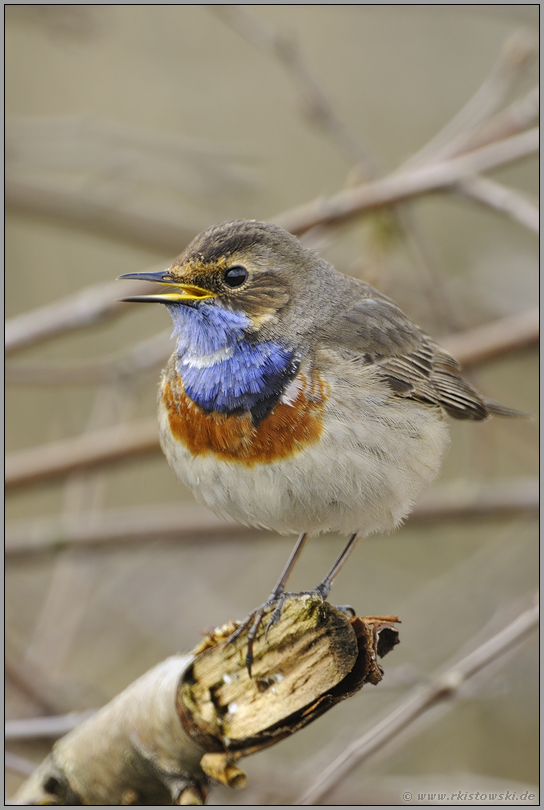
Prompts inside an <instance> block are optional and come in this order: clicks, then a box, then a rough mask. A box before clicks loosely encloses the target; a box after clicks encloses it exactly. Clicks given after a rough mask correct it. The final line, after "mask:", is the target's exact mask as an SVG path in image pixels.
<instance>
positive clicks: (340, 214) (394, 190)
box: [273, 128, 539, 235]
mask: <svg viewBox="0 0 544 810" xmlns="http://www.w3.org/2000/svg"><path fill="white" fill-rule="evenodd" d="M538 147H539V132H538V128H534V129H530V130H528V131H527V132H522V133H521V134H519V135H513V136H512V137H510V138H504V139H503V140H501V141H497V142H494V143H490V144H488V145H486V146H482V147H480V148H478V149H474V150H473V151H472V152H468V153H463V154H462V155H460V156H458V157H453V158H451V159H448V160H444V161H440V162H438V163H431V164H428V165H424V166H420V167H416V168H414V169H411V170H402V171H400V170H399V171H398V172H396V173H394V174H389V175H387V176H386V177H384V178H383V179H380V180H376V181H374V182H370V183H363V184H361V185H359V186H356V187H355V188H351V189H345V190H344V191H340V192H338V193H337V194H335V195H333V196H332V197H329V198H328V199H318V200H315V201H313V202H310V203H306V204H304V205H301V206H299V207H297V208H292V209H291V210H290V211H286V212H284V213H283V214H280V215H278V216H276V217H274V218H273V221H274V222H275V223H276V224H277V225H281V226H282V227H283V228H285V230H287V231H290V232H291V233H294V234H296V235H300V234H303V233H304V232H305V231H307V230H309V229H310V228H313V227H315V226H316V225H330V224H332V223H334V222H339V221H345V220H347V219H349V218H351V217H354V216H357V215H359V214H362V213H363V212H364V211H368V210H370V209H374V208H379V207H381V206H385V205H391V204H392V203H396V202H400V201H401V200H406V199H409V198H411V197H417V196H420V195H422V194H426V193H428V192H431V191H438V190H440V189H447V188H450V187H451V186H454V185H455V184H456V183H457V182H458V181H459V180H461V179H463V178H464V177H467V176H470V175H472V174H477V173H479V172H483V171H488V170H490V169H495V168H498V167H499V166H505V165H507V164H509V163H512V162H514V161H516V160H521V159H522V158H525V157H529V156H531V155H535V154H537V152H538Z"/></svg>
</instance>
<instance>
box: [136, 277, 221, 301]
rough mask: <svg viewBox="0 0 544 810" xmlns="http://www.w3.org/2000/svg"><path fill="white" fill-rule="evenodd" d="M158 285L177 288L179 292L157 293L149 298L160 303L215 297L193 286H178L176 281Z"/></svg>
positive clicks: (163, 282)
mask: <svg viewBox="0 0 544 810" xmlns="http://www.w3.org/2000/svg"><path fill="white" fill-rule="evenodd" d="M160 283H161V284H165V285H167V286H169V287H177V288H178V289H179V292H168V293H167V292H164V293H158V295H156V296H155V295H154V296H149V297H150V298H151V297H153V298H157V299H160V300H161V301H201V300H202V299H204V298H215V297H216V296H215V293H212V292H210V290H205V289H203V288H202V287H197V286H196V285H195V284H180V283H179V282H176V281H162V282H160Z"/></svg>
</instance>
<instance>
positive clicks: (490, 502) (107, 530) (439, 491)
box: [5, 478, 539, 559]
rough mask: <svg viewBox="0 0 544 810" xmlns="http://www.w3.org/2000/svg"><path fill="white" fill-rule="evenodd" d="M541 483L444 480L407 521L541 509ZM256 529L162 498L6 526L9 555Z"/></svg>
mask: <svg viewBox="0 0 544 810" xmlns="http://www.w3.org/2000/svg"><path fill="white" fill-rule="evenodd" d="M538 507H539V484H538V479H536V478H519V479H512V480H506V481H493V482H490V483H487V484H475V483H474V482H471V483H465V484H444V485H442V486H438V487H435V488H434V489H433V490H431V492H429V493H427V494H425V495H424V496H423V497H422V498H421V499H420V500H419V501H418V503H417V504H416V506H415V507H414V509H413V511H412V513H411V514H410V516H409V518H408V520H407V522H408V523H418V522H424V521H425V522H426V521H433V520H462V519H474V518H490V519H492V520H493V519H496V518H501V517H504V516H506V515H515V514H519V513H529V514H538ZM254 536H255V529H252V528H249V527H247V526H240V525H238V524H236V523H229V522H227V521H225V520H222V519H221V518H218V517H216V516H215V515H214V514H213V513H212V512H211V511H210V510H209V509H206V508H205V507H203V506H197V505H194V504H190V503H189V504H185V505H182V506H179V505H177V504H172V505H169V504H162V505H161V506H157V507H151V506H147V507H131V508H130V509H115V510H108V511H103V512H101V513H100V514H98V515H97V514H86V513H80V514H77V515H75V516H71V515H68V516H64V517H62V518H61V519H57V518H53V519H51V518H45V519H42V520H35V521H32V522H28V521H22V522H20V523H15V524H11V525H8V527H7V529H6V541H5V554H6V559H10V558H18V557H24V556H27V555H32V554H36V553H38V554H39V553H43V552H48V551H60V550H61V549H64V548H67V547H68V548H73V547H77V548H88V547H90V546H103V545H107V546H111V545H112V544H118V543H126V542H130V543H149V542H155V541H165V540H170V541H175V542H197V543H199V544H201V543H202V542H203V541H206V540H207V541H210V540H216V539H218V538H220V539H221V540H224V539H227V538H229V537H232V538H233V539H236V540H237V541H238V540H244V539H248V540H250V539H251V538H253V537H254Z"/></svg>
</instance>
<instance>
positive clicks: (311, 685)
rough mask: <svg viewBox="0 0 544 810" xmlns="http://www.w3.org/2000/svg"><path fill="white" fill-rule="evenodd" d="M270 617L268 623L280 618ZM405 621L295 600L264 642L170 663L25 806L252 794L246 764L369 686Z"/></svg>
mask: <svg viewBox="0 0 544 810" xmlns="http://www.w3.org/2000/svg"><path fill="white" fill-rule="evenodd" d="M270 613H271V611H269V612H268V616H270ZM395 622H398V619H396V617H392V616H388V617H377V616H372V617H368V618H353V619H348V618H347V617H346V616H345V615H344V614H343V613H341V612H340V611H339V610H337V609H336V608H334V607H332V606H330V605H329V604H328V603H324V602H323V601H322V600H321V599H320V598H315V597H310V596H308V595H303V596H298V597H291V598H290V599H288V600H287V601H286V603H285V605H284V608H283V612H282V616H281V620H280V622H279V623H276V624H274V625H273V626H272V627H271V628H270V632H268V633H267V632H266V631H265V629H264V627H262V628H261V629H260V631H259V634H258V636H257V638H256V640H255V646H254V654H255V657H254V662H253V675H252V676H250V675H249V673H248V671H247V668H246V664H245V652H246V650H247V631H246V632H245V633H242V634H241V635H240V636H239V637H238V638H237V639H236V640H234V641H232V642H231V643H228V644H226V643H225V642H226V641H227V640H228V639H229V638H230V637H231V635H232V633H233V631H234V630H235V629H236V626H237V624H236V623H235V622H230V623H229V624H227V625H224V626H223V627H220V628H218V629H216V630H214V631H212V633H211V634H209V635H208V636H207V637H206V638H205V639H204V640H203V641H202V642H201V644H199V645H198V647H197V648H196V649H195V650H194V651H193V653H192V655H189V656H179V655H178V656H172V657H171V658H168V659H167V660H166V661H163V662H162V663H161V664H159V665H158V666H156V667H154V669H152V670H150V671H149V672H147V673H146V674H145V675H143V676H142V677H141V678H139V679H138V680H137V681H135V682H134V683H133V684H131V685H130V686H129V687H128V688H127V689H125V691H124V692H122V693H121V694H120V695H118V696H117V697H116V698H114V700H113V701H111V702H110V703H109V704H108V705H107V706H105V707H103V708H102V709H100V710H99V711H98V712H96V713H95V714H94V715H93V716H92V717H90V718H88V719H87V720H85V721H84V722H83V723H82V724H81V725H79V726H77V728H75V729H73V730H72V731H71V732H70V733H69V734H67V735H66V737H63V738H62V739H61V740H59V741H58V742H57V743H56V744H55V746H54V747H53V750H52V752H51V753H50V754H49V756H48V757H47V758H46V759H45V760H44V761H43V762H42V764H41V765H40V766H38V768H37V769H36V771H35V772H34V773H33V774H32V776H31V777H30V779H29V780H28V781H27V782H26V783H25V784H24V785H23V786H22V787H21V788H20V790H19V792H18V794H17V796H16V799H17V801H18V802H20V803H24V802H25V801H26V803H27V804H57V805H77V804H85V805H88V804H91V805H92V804H94V805H120V804H121V805H129V804H132V805H135V804H139V805H150V804H151V805H153V804H154V805H158V806H165V805H172V804H174V805H183V804H194V805H199V804H200V805H201V804H204V800H205V797H206V794H207V792H208V788H209V786H210V783H211V782H216V783H217V782H220V783H222V784H224V785H227V786H229V787H232V788H237V787H243V786H244V785H245V783H246V782H247V777H246V775H245V774H244V773H243V771H241V769H240V768H239V767H238V764H237V762H238V761H239V760H240V759H241V758H242V757H244V756H248V755H249V754H254V753H256V752H258V751H260V750H262V749H264V748H268V747H269V746H271V745H275V744H276V743H278V742H280V741H281V740H283V739H285V738H286V737H289V736H291V735H292V734H294V733H296V732H297V731H299V730H300V729H301V728H304V727H305V726H307V725H308V724H309V723H311V722H313V720H315V719H316V718H317V717H320V716H321V715H322V714H323V713H324V712H326V711H328V710H329V709H330V708H332V706H334V705H335V704H336V703H338V702H340V701H342V700H345V699H346V698H349V697H351V696H352V695H354V694H355V693H356V692H358V691H359V690H360V689H361V688H362V687H363V686H364V685H365V684H366V683H373V684H377V683H379V682H380V681H381V679H382V676H383V671H382V669H381V667H380V666H379V665H378V663H377V660H376V659H377V657H383V656H384V655H386V654H387V653H388V652H390V651H391V650H392V649H393V647H394V646H395V644H397V643H398V632H397V630H396V629H395V627H394V623H395Z"/></svg>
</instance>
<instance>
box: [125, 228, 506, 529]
mask: <svg viewBox="0 0 544 810" xmlns="http://www.w3.org/2000/svg"><path fill="white" fill-rule="evenodd" d="M231 268H236V274H235V275H236V281H235V286H233V285H232V284H231V283H230V279H229V272H228V271H229V269H231ZM134 275H136V276H137V274H134ZM147 277H148V278H149V279H150V280H161V279H160V278H155V276H153V277H152V274H151V275H149V274H148V275H147ZM162 280H163V281H164V283H166V284H168V285H170V286H174V287H177V288H179V289H181V290H185V291H187V292H183V293H182V294H180V295H179V296H178V297H177V298H178V299H179V300H177V299H176V296H175V295H174V296H172V295H170V296H169V297H168V300H167V299H166V297H165V298H164V299H163V300H164V303H167V305H168V308H169V310H170V313H171V315H172V318H173V321H174V332H175V335H176V339H177V346H176V351H175V352H174V355H173V357H172V359H171V361H170V363H169V364H168V366H167V368H166V369H165V372H164V374H163V379H162V384H161V392H160V396H159V422H160V434H161V443H162V446H163V449H164V452H165V454H166V456H167V458H168V461H169V463H170V465H171V466H172V469H173V470H174V472H175V473H176V475H177V476H178V477H179V478H180V480H181V481H182V482H183V483H184V484H186V485H187V486H189V487H190V488H191V489H192V490H193V492H194V494H195V496H196V497H197V498H198V499H199V500H201V501H202V502H204V503H206V504H207V505H208V506H210V507H211V508H212V509H213V510H214V511H216V512H217V513H218V514H220V515H223V516H228V517H232V518H234V519H235V520H238V521H240V522H242V523H247V524H251V525H256V526H263V527H267V528H270V529H274V530H276V531H279V532H283V533H291V532H293V533H294V532H302V531H306V532H312V533H317V532H323V531H331V530H336V531H341V532H345V533H351V532H355V531H359V532H360V533H361V534H368V533H370V532H377V531H388V530H390V529H392V528H394V527H395V526H396V525H398V523H399V522H400V521H402V519H403V518H404V517H406V515H407V514H408V513H409V511H410V509H411V507H412V506H413V504H414V502H415V500H416V498H417V497H418V496H419V494H420V493H421V491H422V490H423V489H425V488H426V487H427V486H428V485H429V484H430V483H431V481H432V480H433V478H434V477H435V476H436V475H437V473H438V470H439V467H440V462H441V458H442V455H443V452H444V448H445V446H446V444H447V442H448V430H447V425H446V415H449V416H453V417H454V418H458V419H472V420H482V419H485V418H486V417H488V416H489V415H490V414H493V413H496V414H500V415H515V414H516V413H517V412H515V411H511V410H510V409H508V408H505V407H504V406H501V405H498V404H496V403H492V402H490V401H488V400H486V399H485V398H483V397H482V396H481V395H480V394H479V393H478V392H477V391H476V390H475V389H474V388H473V387H472V386H471V385H470V383H468V382H467V381H466V380H464V379H463V378H462V377H461V374H460V369H459V365H458V364H457V362H456V361H455V360H454V358H453V357H451V355H449V354H448V353H447V352H446V351H444V350H443V349H441V348H440V347H439V346H438V345H437V344H436V343H435V342H434V341H433V340H432V338H430V337H429V336H428V335H427V334H425V333H424V332H423V331H422V330H421V329H420V328H419V327H418V326H416V325H415V324H413V323H412V322H411V321H410V320H409V318H407V316H406V315H405V314H404V313H403V312H402V311H401V310H400V309H399V308H398V307H397V306H396V305H395V304H394V303H393V301H391V300H390V299H388V298H387V297H386V296H383V295H381V294H380V293H379V292H378V291H376V290H374V289H373V288H372V287H370V286H369V285H368V284H365V283H363V282H361V281H358V280H356V279H353V278H348V277H346V276H343V275H341V274H340V273H338V272H337V271H336V270H335V269H334V268H333V267H332V266H331V265H329V264H328V263H327V262H325V261H323V260H322V259H320V258H319V257H318V256H316V255H315V254H314V253H313V252H311V251H309V250H307V249H306V248H304V247H303V245H302V244H301V243H300V242H299V241H298V240H297V239H295V237H293V236H291V235H290V234H288V233H286V232H285V231H283V230H282V229H281V228H278V227H277V226H274V225H269V224H265V223H259V222H247V221H244V220H241V221H236V222H230V223H223V224H221V225H218V226H214V227H213V228H209V229H208V230H207V231H204V232H203V233H202V234H200V235H199V236H198V237H197V238H196V239H195V240H194V241H193V243H191V245H189V247H188V248H187V249H186V251H185V252H184V253H183V254H182V255H181V256H180V257H179V258H178V259H177V260H176V262H175V263H174V264H173V265H172V267H171V268H170V269H169V270H168V271H167V273H166V274H164V275H163V276H162ZM146 300H150V299H149V298H147V299H146ZM157 300H161V297H160V296H159V297H157Z"/></svg>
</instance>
